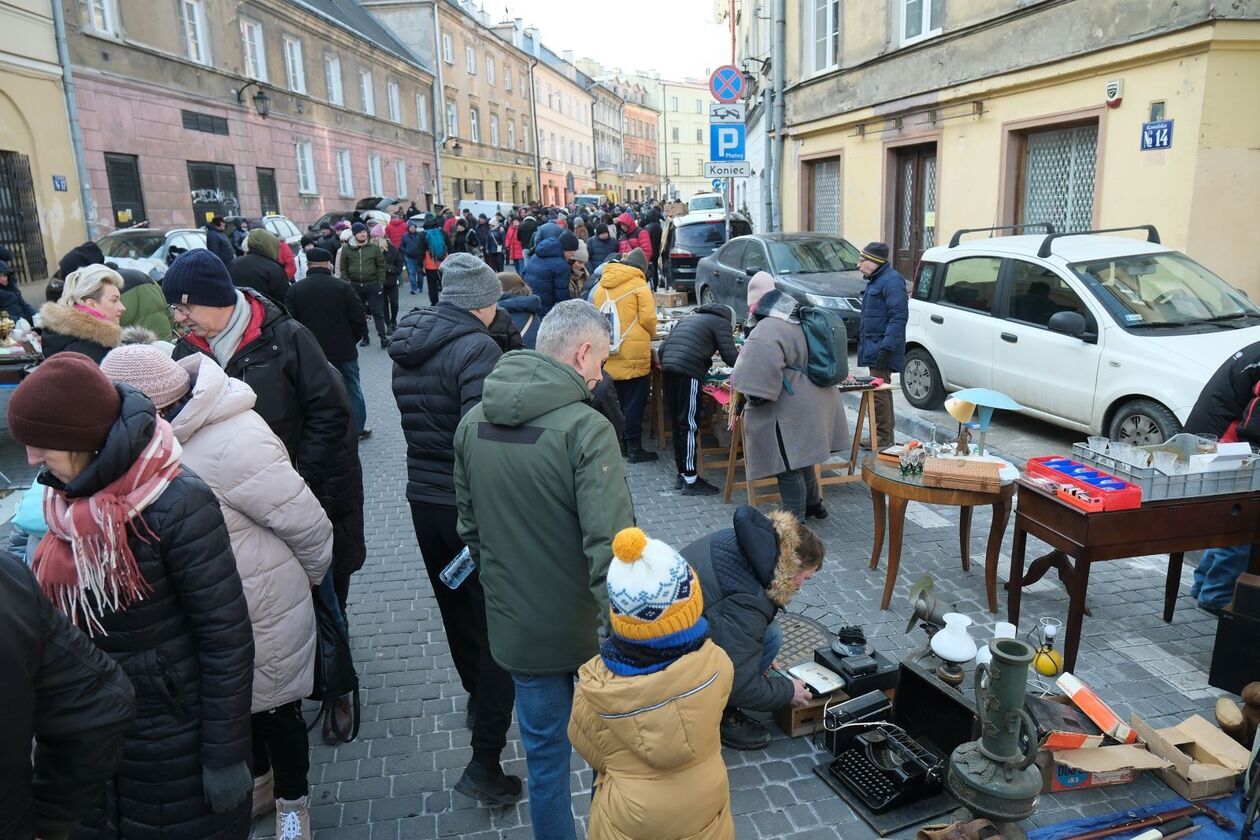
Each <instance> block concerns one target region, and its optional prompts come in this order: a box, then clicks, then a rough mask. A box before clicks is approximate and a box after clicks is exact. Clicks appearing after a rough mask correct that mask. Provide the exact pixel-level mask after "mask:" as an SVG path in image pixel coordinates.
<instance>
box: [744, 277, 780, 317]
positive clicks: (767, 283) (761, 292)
mask: <svg viewBox="0 0 1260 840" xmlns="http://www.w3.org/2000/svg"><path fill="white" fill-rule="evenodd" d="M772 291H774V278H773V277H771V276H770V275H769V274H768V273H766V272H764V271H758V272H757V273H756V274H754V275H753V276H752V279H751V280H749V281H748V308H749V309H752V308H753V307H754V306H756V305H757V302H758V301H760V300H761V299H762V298H763V297H765V296H766V293H767V292H772Z"/></svg>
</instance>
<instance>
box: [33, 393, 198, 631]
mask: <svg viewBox="0 0 1260 840" xmlns="http://www.w3.org/2000/svg"><path fill="white" fill-rule="evenodd" d="M180 452H181V450H180V445H179V441H177V440H176V439H175V434H174V432H172V431H171V425H170V424H169V423H167V422H166V421H165V420H162V419H161V418H158V420H157V426H156V429H155V430H154V432H153V438H152V439H151V440H150V441H149V443H148V444H147V445H146V446H145V447H144V451H142V452H141V453H140V457H139V458H137V459H136V461H135V463H133V464H132V465H131V466H130V467H129V468H128V469H127V472H125V473H124V474H123V475H122V476H120V477H119V478H117V479H115V480H114V481H113V482H111V483H110V484H109V485H108V486H106V487H104V488H102V489H101V490H98V491H97V492H96V493H94V494H93V495H92V496H90V497H87V498H77V499H70V498H68V497H67V496H66V494H65V491H64V490H58V489H56V488H53V487H49V488H47V489H46V490H45V491H44V518H45V520H46V521H47V523H48V533H47V534H45V535H44V538H43V539H42V540H40V542H39V546H38V547H37V548H36V549H35V560H34V562H33V563H32V568H33V569H34V571H35V577H36V578H37V579H38V580H39V585H40V588H41V589H43V591H44V594H45V595H47V596H48V598H49V600H51V601H52V602H53V603H54V604H55V605H56V606H57V608H58V609H59V610H61V612H62V613H64V614H65V615H66V617H68V618H69V619H70V620H71V622H73V623H75V624H77V625H79V626H80V627H82V629H83V630H85V631H86V632H87V633H88V635H95V634H96V632H97V631H99V632H100V633H101V634H104V633H105V628H104V626H103V625H102V624H101V622H100V619H101V617H102V616H103V615H104V614H105V610H106V608H107V607H108V608H109V609H110V610H112V611H113V612H121V611H122V610H124V609H126V608H127V607H129V606H130V605H131V604H133V603H135V602H136V601H139V600H142V599H143V598H144V597H145V596H147V595H148V594H149V593H150V592H151V591H152V590H151V588H150V586H149V583H148V582H147V581H146V580H145V579H144V577H143V576H141V574H140V568H139V566H138V565H137V563H136V557H135V554H133V553H132V551H131V544H130V542H129V541H128V532H127V523H128V522H130V521H131V520H133V519H136V518H137V517H138V516H139V515H140V513H141V512H142V511H143V510H144V509H145V508H147V507H148V506H149V505H151V504H152V503H153V502H154V501H155V500H156V499H157V498H158V497H159V496H161V495H162V493H164V492H165V491H166V488H167V487H168V486H170V483H171V480H172V479H174V478H175V476H177V475H179V472H180V462H179V459H180ZM139 527H145V530H148V528H147V526H145V525H144V522H143V520H141V521H140V524H139V526H136V525H133V526H132V530H133V532H136V536H137V537H138V538H139V539H141V540H142V541H146V542H147V540H145V537H144V536H143V535H141V534H140V533H138V528H139ZM148 535H149V536H150V537H152V538H153V539H156V535H154V534H153V533H152V531H149V534H148Z"/></svg>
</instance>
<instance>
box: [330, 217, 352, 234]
mask: <svg viewBox="0 0 1260 840" xmlns="http://www.w3.org/2000/svg"><path fill="white" fill-rule="evenodd" d="M349 229H350V223H349V222H347V221H346V220H345V219H342V220H341V221H340V222H337V224H335V225H333V230H336V231H343V230H349Z"/></svg>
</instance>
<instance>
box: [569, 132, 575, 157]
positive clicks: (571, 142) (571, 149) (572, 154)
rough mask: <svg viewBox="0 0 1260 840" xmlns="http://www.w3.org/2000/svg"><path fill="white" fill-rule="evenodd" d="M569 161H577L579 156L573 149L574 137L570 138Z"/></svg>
mask: <svg viewBox="0 0 1260 840" xmlns="http://www.w3.org/2000/svg"><path fill="white" fill-rule="evenodd" d="M569 163H577V156H576V155H575V154H574V151H573V138H571V137H570V138H569Z"/></svg>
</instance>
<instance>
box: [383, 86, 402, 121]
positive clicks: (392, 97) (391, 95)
mask: <svg viewBox="0 0 1260 840" xmlns="http://www.w3.org/2000/svg"><path fill="white" fill-rule="evenodd" d="M385 99H386V101H387V102H388V104H389V118H390V120H392V121H393V122H396V123H400V122H402V101H401V100H400V99H399V98H398V82H386V83H385Z"/></svg>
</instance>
